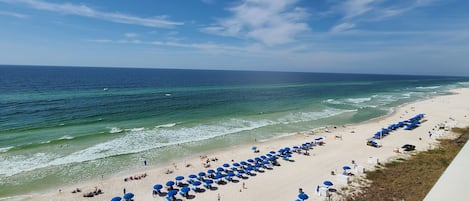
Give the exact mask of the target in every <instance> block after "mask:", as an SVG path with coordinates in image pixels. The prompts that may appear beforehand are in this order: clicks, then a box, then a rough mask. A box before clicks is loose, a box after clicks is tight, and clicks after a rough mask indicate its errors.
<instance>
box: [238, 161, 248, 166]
mask: <svg viewBox="0 0 469 201" xmlns="http://www.w3.org/2000/svg"><path fill="white" fill-rule="evenodd" d="M239 164H241V165H247V164H248V163H246V161H241V162H239Z"/></svg>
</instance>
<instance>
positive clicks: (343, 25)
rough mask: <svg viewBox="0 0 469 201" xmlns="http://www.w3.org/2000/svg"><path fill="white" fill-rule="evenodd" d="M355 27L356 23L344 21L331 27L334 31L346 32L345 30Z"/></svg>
mask: <svg viewBox="0 0 469 201" xmlns="http://www.w3.org/2000/svg"><path fill="white" fill-rule="evenodd" d="M354 27H355V24H352V23H347V22H344V23H340V24H338V25H336V26H334V27H333V28H332V29H331V32H332V33H339V32H344V31H347V30H350V29H353V28H354Z"/></svg>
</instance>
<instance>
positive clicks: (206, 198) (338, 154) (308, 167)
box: [21, 88, 469, 201]
mask: <svg viewBox="0 0 469 201" xmlns="http://www.w3.org/2000/svg"><path fill="white" fill-rule="evenodd" d="M453 92H454V93H455V94H453V95H446V96H439V97H435V98H431V99H427V100H423V101H419V102H415V103H410V104H407V105H404V106H402V107H399V108H396V111H395V112H394V113H392V114H391V115H389V116H386V117H381V118H378V119H375V120H372V121H369V122H365V123H362V124H357V125H347V126H341V125H338V126H337V127H336V128H334V126H330V127H328V128H327V132H326V129H323V130H321V131H316V132H311V131H302V132H299V133H297V134H295V135H292V136H287V137H283V138H279V139H274V140H269V141H265V142H252V144H246V145H243V146H237V147H229V148H226V149H224V150H217V151H214V152H210V153H204V154H203V155H204V156H205V155H206V156H207V158H208V159H213V158H217V159H218V160H217V161H210V162H209V163H210V167H209V168H206V167H203V163H204V162H205V161H206V159H205V158H203V159H201V157H200V156H199V155H196V156H193V157H191V158H185V159H178V160H175V161H172V162H171V163H169V164H165V165H162V164H154V163H153V162H152V161H148V166H143V162H142V168H141V169H139V170H136V171H135V172H131V173H129V172H127V173H116V174H115V175H103V178H96V179H95V180H93V181H87V182H85V183H77V184H75V185H72V186H62V187H57V188H56V189H51V190H50V191H47V192H43V193H41V194H32V195H25V196H24V197H22V199H21V200H31V201H33V200H34V201H37V200H44V201H46V200H47V201H49V200H56V201H59V200H60V201H72V200H76V201H98V200H99V201H101V200H105V201H109V200H111V199H112V198H113V197H115V196H121V197H122V195H123V189H124V188H125V189H126V192H132V193H133V194H135V197H134V198H133V199H134V200H136V201H139V200H143V201H150V200H166V198H165V197H160V196H155V197H154V196H153V195H152V189H153V185H155V184H162V185H165V183H166V182H167V181H168V180H174V179H175V177H176V176H179V175H182V176H184V177H186V178H185V179H184V181H185V180H186V179H188V178H187V176H188V175H189V174H193V173H195V174H196V173H198V172H201V171H205V172H206V171H207V170H208V169H216V168H217V167H220V166H222V164H224V163H229V164H232V161H235V162H240V161H242V160H247V159H249V158H254V157H258V156H260V155H264V154H267V153H268V152H269V151H272V150H273V151H277V150H279V149H280V148H284V147H292V146H294V145H301V144H303V143H305V142H312V141H314V139H315V138H318V137H320V136H323V137H324V143H325V144H324V145H322V146H314V147H313V149H310V150H309V154H310V155H309V156H307V155H301V154H297V153H293V154H292V157H291V159H292V160H294V161H284V160H282V159H278V161H279V163H280V164H281V166H274V167H273V169H272V170H265V172H256V174H257V175H256V176H247V179H238V180H239V182H237V183H233V182H228V183H227V184H225V185H217V184H213V186H214V187H216V188H217V189H216V190H206V191H205V192H202V193H195V192H193V191H190V192H189V194H190V195H195V196H194V197H193V198H192V199H186V198H183V197H182V196H181V195H179V194H178V195H177V196H176V198H177V199H178V200H202V201H211V200H214V201H215V200H222V201H240V200H243V201H286V200H296V199H297V198H298V197H297V196H298V192H299V188H302V190H303V191H304V193H306V194H307V195H308V196H309V200H322V199H323V198H324V197H323V198H320V196H319V195H318V194H317V193H316V188H317V186H318V185H323V181H325V180H329V181H331V182H333V183H334V185H333V186H332V187H333V188H335V189H337V190H338V191H340V189H341V187H342V186H347V185H350V184H347V183H345V182H344V180H343V178H341V176H338V175H341V173H342V171H343V170H342V167H343V166H345V165H348V166H350V167H352V168H354V167H363V168H364V169H365V171H366V170H370V169H373V167H374V165H375V164H373V163H369V162H370V161H372V160H370V157H373V159H377V160H378V161H379V162H381V163H384V162H386V161H388V160H390V159H393V158H397V157H402V155H406V153H402V152H401V153H396V152H395V150H396V148H399V147H401V146H402V145H404V144H413V145H415V146H416V149H417V150H418V151H422V150H426V149H429V148H434V147H435V143H436V138H438V137H445V136H448V135H450V132H448V131H445V129H439V126H440V125H441V126H443V127H444V126H446V127H452V126H458V127H465V126H469V104H468V100H469V89H468V88H462V89H457V90H454V91H453ZM420 113H423V114H425V117H424V119H423V121H421V122H422V123H421V124H420V126H419V127H417V128H415V129H413V130H404V129H403V128H399V129H397V130H395V131H392V132H391V133H390V134H389V135H388V136H386V137H384V138H383V139H381V140H378V141H379V142H380V144H381V145H382V147H381V148H375V147H371V146H367V145H366V140H367V139H368V138H370V137H372V136H373V134H374V133H376V132H377V131H379V130H381V128H386V127H388V126H389V125H391V124H394V123H397V122H399V121H403V120H406V119H409V118H411V117H413V116H415V115H417V114H420ZM429 132H431V133H432V136H431V137H430V135H429ZM252 146H257V147H258V149H259V153H254V152H253V151H252V149H251V147H252ZM352 160H353V161H354V162H355V165H353V164H352ZM187 164H191V165H190V166H188V167H186V165H187ZM168 169H169V170H171V171H172V173H171V174H166V173H165V172H166V170H168ZM331 171H334V172H335V173H336V175H331ZM351 172H352V173H354V174H355V176H351V177H350V179H351V180H352V181H353V178H354V177H357V176H359V175H361V174H362V173H360V172H357V171H355V170H351ZM143 173H146V174H147V176H146V177H145V178H143V179H139V180H130V181H127V182H126V181H124V178H126V177H129V176H131V175H141V174H143ZM243 183H244V188H243ZM95 187H97V188H99V189H101V190H102V191H103V192H104V193H103V194H100V195H97V196H94V197H91V198H86V197H83V193H85V192H89V191H94V189H95ZM76 188H80V189H81V190H82V192H81V193H71V192H72V191H73V190H74V189H76ZM201 188H204V187H201ZM59 189H60V190H61V192H59ZM162 191H163V192H166V190H165V189H163V190H162ZM335 196H337V195H335V194H334V193H333V194H332V198H334V197H335Z"/></svg>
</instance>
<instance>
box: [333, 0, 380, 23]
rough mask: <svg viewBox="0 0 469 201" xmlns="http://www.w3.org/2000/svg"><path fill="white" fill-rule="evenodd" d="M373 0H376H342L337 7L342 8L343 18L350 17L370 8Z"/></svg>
mask: <svg viewBox="0 0 469 201" xmlns="http://www.w3.org/2000/svg"><path fill="white" fill-rule="evenodd" d="M375 2H377V0H348V1H343V3H342V5H340V6H339V9H341V10H342V12H343V15H344V18H345V19H350V18H353V17H357V16H360V15H363V14H365V13H366V12H368V11H370V10H372V9H373V3H375Z"/></svg>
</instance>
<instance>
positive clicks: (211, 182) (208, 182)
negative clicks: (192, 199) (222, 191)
mask: <svg viewBox="0 0 469 201" xmlns="http://www.w3.org/2000/svg"><path fill="white" fill-rule="evenodd" d="M205 183H206V184H213V180H211V179H207V180H205Z"/></svg>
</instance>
